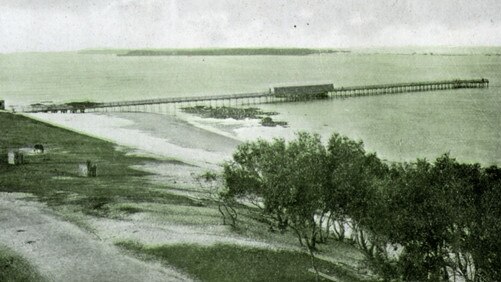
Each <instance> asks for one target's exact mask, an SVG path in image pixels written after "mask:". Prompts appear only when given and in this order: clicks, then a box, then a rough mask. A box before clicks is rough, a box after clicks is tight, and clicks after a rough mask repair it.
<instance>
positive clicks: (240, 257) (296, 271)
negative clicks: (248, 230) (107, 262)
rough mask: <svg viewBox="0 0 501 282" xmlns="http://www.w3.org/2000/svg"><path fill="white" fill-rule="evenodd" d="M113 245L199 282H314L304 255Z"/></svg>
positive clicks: (325, 266) (337, 271)
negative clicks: (180, 272)
mask: <svg viewBox="0 0 501 282" xmlns="http://www.w3.org/2000/svg"><path fill="white" fill-rule="evenodd" d="M117 245H118V246H120V247H122V248H124V249H127V250H130V251H133V252H134V253H136V254H138V255H140V256H145V257H147V258H149V259H157V260H160V261H162V262H164V263H166V264H169V265H172V266H174V267H176V268H178V269H180V270H182V271H184V272H185V273H187V274H189V275H191V276H193V277H195V278H196V279H199V280H202V281H315V275H314V274H313V273H311V272H308V268H311V258H310V256H308V255H307V254H305V253H299V252H293V251H274V250H267V249H257V248H250V247H241V246H236V245H223V244H217V245H214V246H201V245H188V244H183V245H168V246H151V247H149V246H144V245H141V244H139V243H136V242H119V243H117ZM316 264H317V267H318V268H319V270H320V271H322V272H327V273H330V274H334V275H335V276H336V277H337V278H339V279H340V280H342V281H359V279H358V278H357V277H354V276H352V275H350V274H349V273H348V272H347V271H346V270H344V269H342V268H340V267H338V266H336V265H334V264H332V263H329V262H326V261H322V260H319V259H317V260H316Z"/></svg>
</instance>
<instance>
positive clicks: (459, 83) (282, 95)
mask: <svg viewBox="0 0 501 282" xmlns="http://www.w3.org/2000/svg"><path fill="white" fill-rule="evenodd" d="M487 87H489V80H488V79H484V78H482V79H466V80H465V79H463V80H460V79H457V80H444V81H426V82H411V83H394V84H378V85H364V86H351V87H334V85H333V84H320V85H303V86H301V85H299V86H287V87H274V88H270V89H269V90H268V91H265V92H255V93H239V94H231V95H213V96H193V97H189V96H188V97H176V98H161V99H148V100H134V101H120V102H108V103H89V104H85V103H80V104H78V103H72V104H71V105H70V104H61V105H36V106H30V107H27V108H22V109H20V110H21V111H22V112H28V113H40V112H44V113H67V112H71V113H76V112H81V113H83V112H96V111H97V112H107V111H123V112H150V111H162V106H165V105H174V107H176V105H183V106H190V105H193V104H195V105H200V104H202V105H210V106H213V105H214V106H222V105H226V106H232V105H235V106H237V105H246V104H247V105H249V104H262V103H277V102H290V101H298V100H301V101H304V100H312V99H321V98H347V97H357V96H370V95H382V94H394V93H407V92H421V91H437V90H452V89H464V88H487Z"/></svg>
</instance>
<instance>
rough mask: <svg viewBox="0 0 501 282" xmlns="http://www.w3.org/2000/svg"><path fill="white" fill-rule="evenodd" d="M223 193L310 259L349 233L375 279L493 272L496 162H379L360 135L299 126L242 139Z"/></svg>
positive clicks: (493, 276) (500, 225)
mask: <svg viewBox="0 0 501 282" xmlns="http://www.w3.org/2000/svg"><path fill="white" fill-rule="evenodd" d="M223 177H224V183H225V185H226V187H227V188H226V189H225V190H224V193H225V195H224V197H225V198H234V199H235V200H237V201H239V202H241V203H248V204H252V205H254V206H255V208H256V211H258V213H259V214H260V216H261V217H262V218H263V221H266V222H268V223H269V226H270V229H275V230H281V231H282V232H284V231H286V230H289V229H290V230H292V231H293V232H294V233H295V234H296V236H297V238H298V240H299V243H300V244H301V245H303V246H304V247H305V248H306V249H307V250H308V251H309V252H310V255H311V257H312V258H314V257H315V255H316V254H317V249H318V246H319V244H325V243H329V241H330V240H332V239H335V240H342V241H347V242H351V243H352V244H353V245H355V246H356V247H357V248H359V249H360V250H361V251H362V252H363V253H364V254H365V256H366V260H367V263H368V265H369V266H370V267H371V269H372V270H373V271H374V272H376V273H377V274H378V275H379V276H380V277H382V278H384V279H385V280H404V281H447V280H456V279H463V280H465V281H499V280H501V271H500V269H501V258H500V254H501V239H500V237H499V233H500V232H501V204H500V202H499V199H500V198H501V169H499V168H498V167H495V166H492V167H488V168H483V167H481V166H480V165H478V164H462V163H458V162H457V161H456V160H455V159H453V158H451V157H450V156H449V155H443V156H441V157H439V158H438V159H436V160H435V161H434V162H429V161H426V160H417V161H415V162H412V163H395V164H386V163H384V162H382V161H381V160H380V159H379V158H378V157H377V156H376V155H375V154H368V153H366V152H365V150H364V149H363V144H362V143H361V142H355V141H352V140H350V139H348V138H346V137H343V136H340V135H337V134H334V135H333V136H332V137H331V138H330V140H329V141H328V143H327V145H324V144H323V143H322V142H321V140H320V137H319V136H317V135H311V134H307V133H299V134H298V137H297V139H295V140H292V141H290V142H286V141H284V140H283V139H276V140H274V141H271V142H269V141H263V140H260V141H256V142H248V143H245V144H242V145H241V146H239V148H238V150H237V151H236V152H235V153H234V155H233V160H232V161H231V162H229V163H227V164H226V165H225V167H224V175H223Z"/></svg>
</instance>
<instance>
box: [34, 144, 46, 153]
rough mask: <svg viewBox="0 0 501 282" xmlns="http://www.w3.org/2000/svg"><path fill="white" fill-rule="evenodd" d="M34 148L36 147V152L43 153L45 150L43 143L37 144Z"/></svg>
mask: <svg viewBox="0 0 501 282" xmlns="http://www.w3.org/2000/svg"><path fill="white" fill-rule="evenodd" d="M34 149H35V152H36V153H43V151H44V148H43V145H42V144H35V146H34Z"/></svg>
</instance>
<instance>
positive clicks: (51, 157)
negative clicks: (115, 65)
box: [0, 113, 362, 281]
mask: <svg viewBox="0 0 501 282" xmlns="http://www.w3.org/2000/svg"><path fill="white" fill-rule="evenodd" d="M0 124H2V127H3V134H2V135H0V144H1V147H0V149H1V154H2V156H5V155H6V151H7V150H8V149H13V148H14V149H15V148H26V147H32V146H33V145H34V144H43V145H44V147H45V152H44V153H43V154H33V155H26V156H25V163H24V164H22V165H16V166H11V165H6V164H5V158H3V159H2V164H1V165H0V192H25V193H30V194H32V195H34V196H36V199H38V200H39V201H41V202H45V203H47V204H48V205H49V206H50V207H51V208H52V209H53V210H55V211H56V212H57V213H59V214H61V215H63V218H65V219H66V220H70V221H71V222H73V223H76V224H78V225H79V226H81V227H85V230H89V231H92V232H96V233H95V234H96V235H98V236H100V235H102V234H100V233H99V232H103V230H102V229H101V230H93V229H92V227H89V226H87V222H86V220H87V221H88V220H89V219H92V218H95V219H96V220H97V221H99V220H101V219H102V220H104V221H106V220H112V221H113V222H117V221H122V220H124V221H127V222H130V220H131V216H134V215H135V214H142V217H141V220H140V221H141V224H151V222H154V224H153V225H151V226H153V227H154V226H158V225H157V224H160V229H161V230H162V229H163V227H168V228H176V227H177V226H183V227H182V228H183V230H185V228H194V229H195V228H202V229H203V228H209V229H211V228H224V229H223V230H224V231H222V232H223V233H221V234H224V235H223V236H224V237H226V236H229V237H233V238H245V239H244V240H250V241H249V242H262V244H264V245H268V246H272V247H271V248H269V247H264V248H263V247H258V248H254V247H248V246H247V247H245V246H239V245H238V243H237V244H235V245H214V246H213V247H206V245H207V244H209V245H210V242H211V241H206V239H207V238H212V237H215V236H214V235H211V234H209V233H210V232H209V233H208V235H206V234H205V233H204V234H200V235H198V233H197V236H200V237H199V238H200V241H199V242H198V241H195V242H194V243H189V244H188V243H185V241H183V239H182V238H181V239H175V240H173V241H169V240H168V239H166V240H165V242H166V243H167V244H165V243H163V244H149V242H148V241H147V240H146V241H142V240H141V241H140V242H136V243H134V244H130V243H128V244H123V243H122V244H118V245H119V246H121V247H124V248H126V249H129V250H132V251H134V254H137V255H139V257H140V258H143V259H144V258H145V256H146V257H147V258H148V259H155V260H159V261H162V262H163V263H165V264H167V265H168V266H169V267H171V266H174V267H175V268H176V269H180V270H182V272H183V273H187V274H188V275H189V276H191V277H194V278H196V279H200V280H203V281H230V280H233V281H256V279H261V278H270V279H275V280H277V279H278V280H284V279H285V280H297V279H300V280H314V279H315V278H314V277H315V276H314V275H313V274H311V273H309V272H308V268H309V267H310V266H309V258H308V256H307V255H305V254H304V253H303V252H301V251H299V250H298V249H297V247H296V238H295V237H294V235H293V234H288V233H286V234H278V233H271V232H267V231H265V230H266V225H265V223H262V222H259V221H258V220H256V219H255V218H253V217H252V216H250V214H246V212H245V210H246V209H247V208H246V207H243V206H242V207H238V208H239V210H240V211H239V213H240V214H241V216H240V217H239V228H238V229H231V228H229V227H228V226H226V227H223V226H222V225H221V220H220V218H219V216H218V212H217V206H216V205H215V204H214V203H212V202H211V201H210V200H207V199H193V198H188V197H184V196H179V195H174V194H172V193H170V190H169V187H166V186H164V185H161V184H153V183H151V182H149V181H148V180H147V179H146V176H148V174H147V173H145V172H142V171H138V170H135V169H132V168H131V166H132V165H137V164H141V163H143V162H150V163H151V162H160V161H157V160H155V159H148V158H144V157H137V156H131V155H128V154H127V152H126V151H124V150H117V149H116V145H115V144H113V143H110V142H107V141H104V140H100V139H96V138H92V137H89V136H86V135H82V134H79V133H76V132H73V131H70V130H67V129H63V128H59V127H56V126H53V125H49V124H46V123H43V122H40V121H36V120H32V119H30V118H27V117H24V116H20V115H14V114H8V113H0ZM87 160H91V161H92V162H93V163H95V164H97V166H98V176H97V177H95V178H93V177H82V176H79V175H78V165H79V164H82V163H85V162H86V161H87ZM79 215H83V219H82V216H79ZM91 221H92V220H91ZM159 222H160V223H159ZM162 226H163V227H162ZM218 226H219V227H218ZM153 227H152V229H151V231H148V232H157V231H155V230H157V229H154V228H153ZM34 228H36V227H34ZM196 230H198V229H196ZM106 232H107V231H106ZM106 232H105V233H106ZM110 232H111V231H110ZM148 232H147V233H145V234H148ZM183 232H185V231H183ZM197 232H198V231H197ZM167 234H168V233H167ZM218 234H219V233H218ZM121 235H124V234H121ZM125 235H127V234H125ZM159 236H160V235H159ZM169 236H170V235H169ZM191 236H193V234H191ZM210 236H212V237H210ZM216 236H221V235H216ZM114 238H115V237H114ZM139 238H141V237H139ZM197 238H198V237H197ZM114 240H115V241H111V242H110V243H114V242H121V240H129V238H128V237H123V238H122V237H120V236H119V237H117V238H115V239H114ZM176 240H177V241H176ZM197 240H198V239H197ZM218 240H219V239H218ZM179 241H181V242H179ZM127 242H129V241H127ZM192 242H193V241H192ZM229 242H233V241H229ZM273 246H277V248H278V249H284V248H285V250H287V251H277V250H276V248H275V247H273ZM327 248H328V249H329V250H327ZM331 248H334V249H336V250H337V252H336V258H335V259H334V261H344V262H342V263H341V264H339V263H332V262H329V260H322V261H321V262H320V265H321V266H322V269H323V270H324V271H325V272H326V273H332V274H334V275H337V276H338V277H342V278H343V279H342V280H344V281H358V280H360V276H359V275H358V274H357V264H358V263H360V260H361V258H362V256H361V255H360V254H359V253H358V252H357V251H356V250H354V249H353V248H352V247H351V246H349V245H347V244H342V243H339V244H337V243H336V244H333V245H331V246H325V249H324V250H323V251H325V252H326V253H332V249H331ZM13 251H15V250H13ZM320 251H322V248H320ZM168 253H170V254H175V256H172V255H169V254H168ZM214 254H219V256H218V258H217V260H212V257H213V255H214ZM240 258H241V259H242V261H241V262H238V261H237V259H240ZM26 259H28V261H29V257H28V258H26ZM194 261H197V263H193V262H194ZM216 262H217V265H220V266H221V267H219V268H217V269H216V268H214V267H215V266H216V265H215V263H216ZM289 263H293V264H294V265H296V266H297V267H290V265H289ZM263 265H266V267H263ZM223 266H225V267H223ZM230 268H232V269H233V271H232V272H228V271H229V269H230ZM235 269H236V270H235ZM240 270H242V271H240ZM16 272H19V273H17V274H12V275H25V274H26V273H24V270H19V271H17V270H16ZM29 273H31V272H28V274H29ZM42 274H43V273H42ZM9 275H10V274H9ZM30 275H31V274H30ZM296 278H297V279H296ZM265 280H267V279H265Z"/></svg>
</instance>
